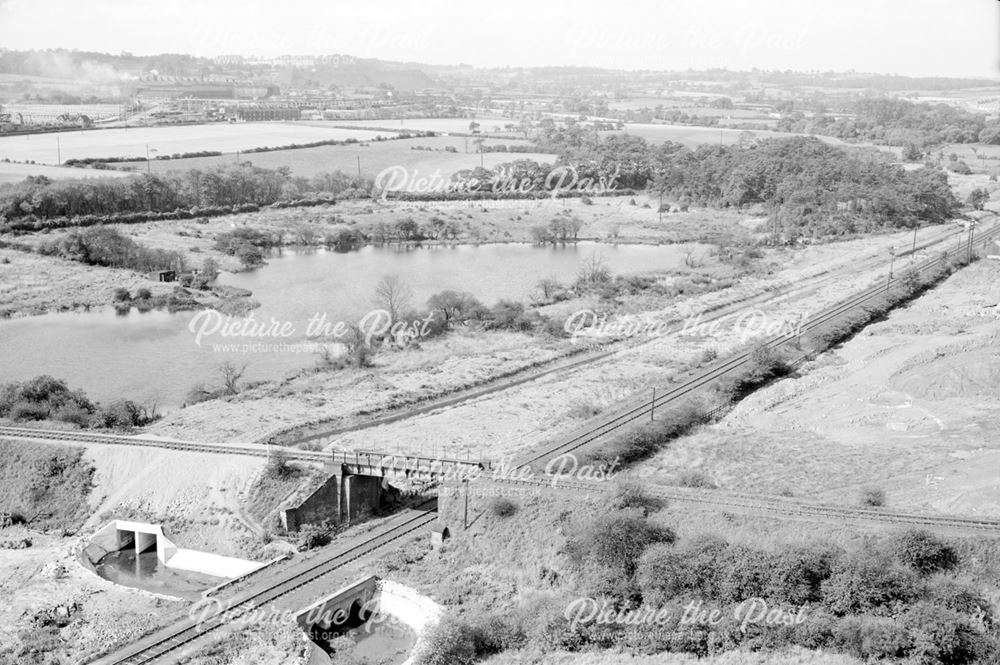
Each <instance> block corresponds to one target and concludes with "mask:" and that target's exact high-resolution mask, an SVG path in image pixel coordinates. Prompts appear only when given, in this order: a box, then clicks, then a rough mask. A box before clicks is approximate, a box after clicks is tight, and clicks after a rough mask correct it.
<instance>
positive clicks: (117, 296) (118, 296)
mask: <svg viewBox="0 0 1000 665" xmlns="http://www.w3.org/2000/svg"><path fill="white" fill-rule="evenodd" d="M130 300H132V296H131V295H130V294H129V292H128V289H124V288H120V287H119V288H117V289H115V292H114V295H112V296H111V301H112V302H129V301H130Z"/></svg>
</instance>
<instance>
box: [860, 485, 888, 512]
mask: <svg viewBox="0 0 1000 665" xmlns="http://www.w3.org/2000/svg"><path fill="white" fill-rule="evenodd" d="M861 505H862V506H868V507H871V508H878V507H880V506H884V505H885V490H882V489H878V488H875V487H868V488H865V489H864V490H862V492H861Z"/></svg>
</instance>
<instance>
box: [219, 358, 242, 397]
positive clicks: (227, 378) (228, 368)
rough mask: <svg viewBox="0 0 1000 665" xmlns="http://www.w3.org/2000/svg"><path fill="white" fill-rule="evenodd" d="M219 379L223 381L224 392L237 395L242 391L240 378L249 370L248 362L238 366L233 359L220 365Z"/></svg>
mask: <svg viewBox="0 0 1000 665" xmlns="http://www.w3.org/2000/svg"><path fill="white" fill-rule="evenodd" d="M217 371H218V372H219V380H220V381H221V382H222V394H224V395H235V394H237V393H239V392H240V379H242V378H243V374H244V373H245V372H246V371H247V366H246V364H243V365H240V366H237V365H236V363H234V362H232V361H231V360H227V361H225V362H223V363H221V364H219V365H218V367H217Z"/></svg>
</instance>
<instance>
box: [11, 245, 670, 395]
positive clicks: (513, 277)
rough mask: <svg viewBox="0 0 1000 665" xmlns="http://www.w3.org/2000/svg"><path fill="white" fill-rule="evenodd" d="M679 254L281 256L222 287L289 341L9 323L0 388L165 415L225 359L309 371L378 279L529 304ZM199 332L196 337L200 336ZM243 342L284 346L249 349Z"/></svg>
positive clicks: (358, 313)
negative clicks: (144, 406) (595, 273)
mask: <svg viewBox="0 0 1000 665" xmlns="http://www.w3.org/2000/svg"><path fill="white" fill-rule="evenodd" d="M684 250H685V247H683V246H678V245H660V246H652V245H617V246H616V245H608V244H602V243H593V242H581V243H578V244H576V245H565V246H547V247H538V246H533V245H528V244H487V245H453V246H432V247H365V248H363V249H360V250H357V251H352V252H347V253H338V252H333V251H328V250H323V249H318V250H317V249H297V250H293V249H285V250H282V251H281V252H280V253H279V254H277V255H275V256H273V257H270V258H269V259H268V264H267V265H266V266H264V267H262V268H259V269H257V270H253V271H250V272H244V273H235V274H228V273H225V274H223V275H222V276H220V278H219V281H220V282H221V283H224V284H230V285H233V286H239V287H244V288H248V289H250V290H252V291H253V293H254V295H253V297H254V299H256V300H258V301H259V302H260V303H261V307H260V308H259V309H257V310H255V311H254V312H253V319H254V320H255V321H257V322H271V321H272V320H273V321H274V322H279V323H281V324H282V325H283V326H284V327H285V332H289V331H290V334H289V335H286V336H282V337H280V338H270V339H261V338H259V337H255V338H253V339H250V338H246V337H243V336H237V337H233V336H229V337H224V336H222V333H221V330H217V331H215V332H214V333H212V330H211V327H212V325H214V324H216V323H220V322H221V321H211V320H209V318H208V317H209V314H208V313H202V314H200V315H199V313H197V312H178V313H174V314H171V313H167V312H162V311H161V312H157V311H153V312H146V313H140V312H138V311H135V310H133V311H132V312H130V313H128V314H127V315H124V316H122V315H119V314H116V313H115V311H114V310H111V309H110V308H109V309H108V310H106V311H95V312H81V313H59V314H47V315H44V316H35V317H28V318H24V319H14V320H9V321H2V322H0V349H2V354H0V381H11V380H23V379H27V378H30V377H32V376H35V375H38V374H51V375H53V376H55V377H58V378H62V379H65V380H66V381H67V382H68V383H69V385H70V387H72V388H82V389H83V390H85V391H86V392H87V394H88V395H90V396H91V397H92V398H93V399H96V400H99V401H102V402H107V401H111V400H114V399H119V398H129V399H132V400H134V401H137V402H144V403H151V402H155V403H156V404H157V406H158V407H159V409H160V410H161V411H163V410H170V409H173V408H176V407H178V406H180V405H181V404H183V402H184V400H185V396H186V395H187V394H188V392H189V391H190V390H191V388H192V387H194V386H196V385H199V384H205V383H206V382H214V381H215V380H216V379H217V378H218V366H219V365H220V364H221V363H222V362H224V361H227V360H228V361H232V362H234V363H236V364H238V365H243V364H246V365H247V370H246V374H245V376H244V378H245V379H246V380H267V379H280V378H282V377H284V376H286V375H287V374H289V373H291V372H293V371H296V370H299V369H301V368H304V367H307V366H311V365H313V364H315V363H316V361H317V354H316V352H315V351H313V350H309V349H308V347H307V346H306V345H303V344H302V342H306V341H307V340H308V337H307V335H306V332H307V328H308V327H309V323H310V320H316V321H322V322H323V323H326V324H329V325H333V324H335V323H336V322H344V323H347V324H357V323H359V322H360V321H361V320H362V319H363V318H364V317H365V315H366V314H368V313H369V312H371V311H372V310H373V309H375V308H376V304H375V289H376V286H377V285H378V283H379V282H380V281H381V280H382V279H383V278H384V277H386V276H390V275H396V276H398V277H399V280H400V282H402V283H404V284H405V287H406V290H408V291H409V292H411V293H412V297H411V301H412V304H413V306H414V307H422V306H423V305H424V303H425V302H426V301H427V298H428V297H429V296H431V295H432V294H434V293H437V292H439V291H443V290H446V289H453V290H457V291H468V292H470V293H472V294H473V295H474V296H475V297H476V298H478V299H479V300H481V301H482V302H484V303H485V304H488V305H492V304H494V303H495V302H496V301H497V300H498V299H502V298H503V299H512V300H520V301H527V300H528V297H529V295H530V293H531V291H532V289H533V288H534V286H535V284H536V283H537V282H538V281H539V280H540V279H543V278H548V277H551V278H554V279H557V280H559V281H562V282H570V281H572V280H573V279H575V277H576V275H577V273H578V271H579V270H580V267H581V264H583V263H584V262H585V261H588V260H590V259H591V258H592V257H594V256H595V255H596V256H598V257H600V260H601V261H602V262H603V263H604V265H605V266H606V267H607V268H608V269H609V270H611V272H612V273H616V274H627V273H637V272H645V271H651V270H667V269H672V268H678V267H681V266H683V260H684ZM198 317H200V318H198ZM220 319H221V317H220ZM199 330H200V331H203V332H204V333H205V334H203V335H201V337H200V338H199V336H198V335H197V334H196V332H197V331H199ZM247 342H273V343H280V344H284V345H285V346H284V347H278V348H277V349H275V347H270V348H268V349H262V348H260V347H256V348H246V347H244V346H243V343H247ZM233 345H235V346H233Z"/></svg>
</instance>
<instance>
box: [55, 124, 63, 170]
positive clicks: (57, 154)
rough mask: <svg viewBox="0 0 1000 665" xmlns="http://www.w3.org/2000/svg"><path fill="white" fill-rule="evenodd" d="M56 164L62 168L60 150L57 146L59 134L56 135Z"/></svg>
mask: <svg viewBox="0 0 1000 665" xmlns="http://www.w3.org/2000/svg"><path fill="white" fill-rule="evenodd" d="M56 164H57V165H59V166H62V148H61V147H60V145H59V133H58V132H57V133H56Z"/></svg>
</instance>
